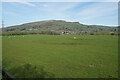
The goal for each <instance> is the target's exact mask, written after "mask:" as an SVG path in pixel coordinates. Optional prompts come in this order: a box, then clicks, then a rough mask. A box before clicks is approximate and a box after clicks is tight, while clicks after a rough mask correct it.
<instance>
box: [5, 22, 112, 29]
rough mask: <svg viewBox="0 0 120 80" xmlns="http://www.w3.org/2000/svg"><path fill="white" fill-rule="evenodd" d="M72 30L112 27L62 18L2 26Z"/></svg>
mask: <svg viewBox="0 0 120 80" xmlns="http://www.w3.org/2000/svg"><path fill="white" fill-rule="evenodd" d="M65 29H69V30H74V29H79V30H81V31H87V30H96V29H113V28H112V27H109V26H100V25H99V26H98V25H84V24H81V23H79V22H66V21H64V20H48V21H38V22H31V23H26V24H22V25H15V26H10V27H6V28H4V31H31V30H56V31H61V30H65Z"/></svg>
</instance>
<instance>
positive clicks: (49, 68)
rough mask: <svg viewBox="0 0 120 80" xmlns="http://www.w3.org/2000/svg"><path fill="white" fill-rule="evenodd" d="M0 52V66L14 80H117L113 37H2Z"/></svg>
mask: <svg viewBox="0 0 120 80" xmlns="http://www.w3.org/2000/svg"><path fill="white" fill-rule="evenodd" d="M74 37H76V39H74ZM2 51H3V52H2V53H3V54H2V58H3V67H4V68H5V69H6V70H8V72H10V73H11V74H12V75H13V76H14V77H16V78H22V77H24V78H30V77H33V78H39V77H50V78H110V77H113V78H117V77H118V36H114V35H113V36H111V35H18V36H3V38H2Z"/></svg>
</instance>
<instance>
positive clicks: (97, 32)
mask: <svg viewBox="0 0 120 80" xmlns="http://www.w3.org/2000/svg"><path fill="white" fill-rule="evenodd" d="M32 34H40V35H119V33H118V32H117V31H113V32H111V31H107V30H106V31H82V32H73V33H67V32H64V33H62V32H58V31H51V30H43V31H8V32H5V31H3V32H2V34H1V35H2V36H12V35H32Z"/></svg>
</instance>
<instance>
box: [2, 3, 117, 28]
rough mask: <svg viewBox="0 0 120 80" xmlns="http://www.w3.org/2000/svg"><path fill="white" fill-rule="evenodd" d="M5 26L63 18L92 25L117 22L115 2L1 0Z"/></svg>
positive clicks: (114, 23) (111, 24) (115, 23)
mask: <svg viewBox="0 0 120 80" xmlns="http://www.w3.org/2000/svg"><path fill="white" fill-rule="evenodd" d="M2 18H3V20H4V22H5V26H11V25H19V24H23V23H28V22H35V21H43V20H65V21H71V22H80V23H82V24H92V25H110V26H116V25H117V24H118V3H117V2H3V3H2Z"/></svg>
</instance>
